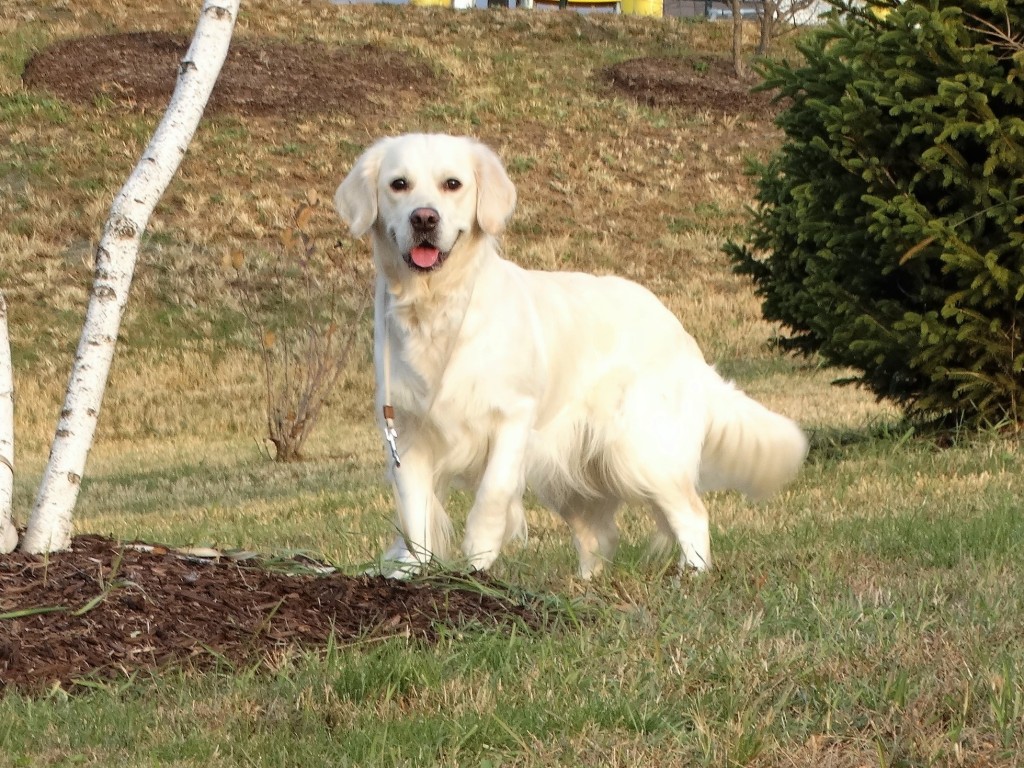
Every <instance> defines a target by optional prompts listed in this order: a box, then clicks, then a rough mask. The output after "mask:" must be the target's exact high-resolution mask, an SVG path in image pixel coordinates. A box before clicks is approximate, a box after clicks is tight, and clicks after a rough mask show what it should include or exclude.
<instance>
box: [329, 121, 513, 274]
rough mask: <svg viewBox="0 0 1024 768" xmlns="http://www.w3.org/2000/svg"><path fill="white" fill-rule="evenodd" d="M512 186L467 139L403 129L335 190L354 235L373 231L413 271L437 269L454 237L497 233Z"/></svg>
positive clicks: (489, 155) (491, 157) (508, 211)
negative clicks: (401, 132)
mask: <svg viewBox="0 0 1024 768" xmlns="http://www.w3.org/2000/svg"><path fill="white" fill-rule="evenodd" d="M515 202H516V190H515V187H514V186H513V184H512V181H511V180H510V179H509V177H508V175H507V174H506V173H505V169H504V168H503V167H502V164H501V161H500V160H499V159H498V156H497V155H495V154H494V152H492V151H491V150H490V149H488V148H487V147H486V146H484V145H483V144H481V143H480V142H478V141H475V140H473V139H468V138H464V137H459V136H445V135H441V134H408V135H405V136H396V137H393V138H388V139H382V140H380V141H378V142H377V143H376V144H374V145H373V146H371V147H370V148H369V149H367V150H366V151H365V152H364V153H363V154H362V155H361V156H360V157H359V159H358V160H357V161H356V164H355V166H354V167H353V168H352V170H351V171H350V172H349V174H348V176H346V177H345V179H344V181H342V182H341V185H340V186H339V187H338V191H337V192H336V193H335V195H334V205H335V207H336V208H337V209H338V213H339V214H340V215H341V218H342V219H343V220H345V221H346V222H347V223H348V225H349V227H350V228H351V230H352V234H353V235H354V236H355V237H361V236H362V235H364V234H365V233H366V232H367V231H369V230H371V229H372V230H373V232H374V236H375V239H376V242H377V244H378V246H383V247H384V248H387V249H389V250H393V251H394V254H395V255H396V256H398V257H400V258H401V259H402V260H403V261H404V263H405V264H406V265H407V266H408V268H409V269H410V270H412V271H413V272H414V273H428V272H432V271H434V270H436V269H439V268H440V267H441V266H442V265H443V264H444V262H445V260H446V259H447V258H448V257H449V255H450V254H451V253H452V252H453V251H456V250H457V247H458V246H459V244H460V242H463V241H468V240H475V239H477V238H479V237H480V236H481V235H491V236H494V235H498V234H500V232H501V231H502V229H504V227H505V222H506V221H508V218H509V216H511V215H512V209H513V208H514V207H515Z"/></svg>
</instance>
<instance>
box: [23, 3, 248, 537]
mask: <svg viewBox="0 0 1024 768" xmlns="http://www.w3.org/2000/svg"><path fill="white" fill-rule="evenodd" d="M239 2H240V0H206V2H205V3H204V4H203V8H202V11H201V12H200V15H199V23H198V24H197V26H196V31H195V35H194V36H193V38H192V44H191V46H189V49H188V53H186V54H185V58H184V59H182V61H181V65H180V67H179V69H178V83H177V85H176V86H175V89H174V94H173V95H172V96H171V101H170V104H169V105H168V107H167V111H166V113H165V114H164V117H163V119H162V120H161V121H160V125H159V126H157V129H156V132H155V133H154V134H153V138H152V139H151V140H150V142H149V146H148V147H146V150H145V152H143V154H142V158H141V159H140V160H139V163H138V165H136V166H135V170H134V171H132V174H131V176H129V177H128V181H127V182H125V185H124V187H122V189H121V192H120V193H119V194H118V196H117V198H116V199H115V200H114V203H113V205H112V206H111V209H110V216H109V218H108V219H107V223H106V226H105V227H104V230H103V237H102V239H101V240H100V244H99V247H98V248H97V249H96V271H95V275H94V278H93V288H92V296H91V298H90V300H89V309H88V311H87V313H86V318H85V326H84V327H83V329H82V337H81V339H80V340H79V342H78V351H77V353H76V354H75V363H74V367H73V368H72V371H71V380H70V382H69V383H68V391H67V396H66V399H65V401H64V408H63V409H62V410H61V414H60V421H59V422H58V424H57V432H56V435H55V437H54V439H53V444H52V446H51V447H50V460H49V463H48V464H47V467H46V472H45V474H44V475H43V480H42V484H41V485H40V487H39V494H38V496H37V497H36V502H35V506H34V507H33V509H32V516H31V519H30V520H29V524H28V530H27V531H26V533H25V538H24V540H23V541H22V543H21V548H22V550H23V551H25V552H30V553H42V552H52V551H55V550H59V549H67V547H68V546H70V544H71V515H72V512H73V510H74V507H75V503H76V501H77V500H78V491H79V487H80V485H81V482H82V474H83V472H84V471H85V462H86V458H87V457H88V454H89V449H90V448H91V447H92V440H93V436H94V435H95V433H96V421H97V419H98V417H99V411H100V404H101V402H102V400H103V391H104V389H105V388H106V384H107V376H108V374H109V373H110V363H111V361H112V360H113V357H114V346H115V344H116V342H117V335H118V331H119V330H120V326H121V316H122V314H123V313H124V308H125V304H126V302H127V300H128V289H129V288H130V286H131V282H132V275H133V273H134V271H135V260H136V257H137V256H138V252H139V243H140V241H141V239H142V233H143V232H144V231H145V229H146V225H147V224H148V223H149V217H150V215H151V214H152V213H153V209H154V208H155V207H156V204H157V202H158V201H159V200H160V197H161V196H162V195H163V193H164V190H166V189H167V185H168V184H170V182H171V179H172V178H173V177H174V174H175V172H176V171H177V170H178V166H179V165H180V163H181V159H182V157H183V156H184V154H185V150H186V149H187V148H188V145H189V142H190V141H191V140H192V135H193V134H194V133H195V130H196V127H197V125H198V124H199V119H200V118H201V117H202V115H203V110H204V109H205V107H206V102H207V101H208V100H209V98H210V93H211V91H212V90H213V86H214V83H216V81H217V76H218V75H219V74H220V69H221V66H222V65H223V64H224V59H225V58H226V56H227V52H228V45H229V44H230V42H231V34H232V31H233V30H234V25H235V17H236V16H237V15H238V6H239Z"/></svg>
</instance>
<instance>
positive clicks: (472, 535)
mask: <svg viewBox="0 0 1024 768" xmlns="http://www.w3.org/2000/svg"><path fill="white" fill-rule="evenodd" d="M530 424H531V421H530V420H529V419H517V420H515V423H511V424H506V425H505V426H504V427H502V428H499V430H498V432H497V434H496V435H495V436H494V439H493V441H492V443H491V450H490V454H489V455H488V458H487V466H486V468H485V469H484V474H483V477H482V478H481V480H480V485H479V486H478V487H477V491H476V498H475V499H474V500H473V506H472V507H471V508H470V510H469V516H468V517H467V519H466V538H465V539H464V540H463V542H462V551H463V553H464V554H465V555H466V557H467V558H468V560H469V564H470V565H471V566H472V567H473V568H477V569H480V570H484V569H486V568H489V567H490V566H491V564H493V563H494V560H495V559H496V558H497V557H498V551H499V550H500V549H501V545H502V544H503V543H504V542H505V539H506V538H507V536H506V534H521V531H520V530H519V526H518V524H516V525H515V527H516V530H508V526H509V523H510V522H515V521H512V520H511V517H512V513H513V505H514V504H517V503H518V502H519V501H520V500H521V498H522V495H523V491H524V489H525V485H526V474H525V459H526V445H527V441H528V439H529V434H530ZM520 516H521V513H520Z"/></svg>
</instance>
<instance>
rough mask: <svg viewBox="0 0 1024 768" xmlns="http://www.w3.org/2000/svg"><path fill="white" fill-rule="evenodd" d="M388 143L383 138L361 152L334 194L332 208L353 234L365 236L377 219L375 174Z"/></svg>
mask: <svg viewBox="0 0 1024 768" xmlns="http://www.w3.org/2000/svg"><path fill="white" fill-rule="evenodd" d="M387 143H388V139H382V140H380V141H378V142H377V143H376V144H374V145H373V146H372V147H370V148H369V149H368V150H366V151H365V152H363V154H362V155H360V156H359V159H358V160H356V164H355V165H354V166H352V170H351V171H349V172H348V176H346V177H345V178H344V180H343V181H342V182H341V184H339V185H338V191H337V192H335V193H334V207H335V208H336V209H337V211H338V215H339V216H341V218H342V220H343V221H344V222H345V223H346V224H348V226H349V229H350V230H352V236H353V237H362V236H363V235H365V234H366V231H367V230H368V229H369V228H370V227H372V226H373V222H374V221H376V220H377V174H378V173H379V172H380V163H381V160H382V159H383V157H384V151H385V150H386V149H387Z"/></svg>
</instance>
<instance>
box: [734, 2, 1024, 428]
mask: <svg viewBox="0 0 1024 768" xmlns="http://www.w3.org/2000/svg"><path fill="white" fill-rule="evenodd" d="M847 10H848V11H849V12H848V13H845V14H843V15H842V16H841V17H840V16H837V17H836V18H834V19H833V20H832V21H831V22H830V23H829V24H828V25H827V26H826V27H824V28H822V29H821V30H819V31H817V32H815V33H812V34H811V35H810V36H809V37H808V38H806V39H805V40H804V41H803V42H802V43H801V44H800V46H799V50H800V54H801V60H800V61H799V62H798V63H794V64H787V63H778V62H776V63H771V62H769V63H766V64H765V65H764V66H763V70H762V74H763V75H764V78H765V83H764V87H766V88H773V89H777V93H778V94H779V97H780V99H781V100H782V103H783V104H784V105H785V106H784V109H783V111H782V112H781V114H780V116H779V117H778V120H777V123H778V125H779V127H781V129H782V130H783V131H784V133H785V138H784V142H783V145H782V147H781V149H780V150H779V151H778V152H777V153H776V154H775V155H774V156H773V157H772V158H771V159H770V160H769V161H768V162H767V163H762V164H760V165H756V166H754V167H753V168H752V169H751V172H752V173H753V174H754V175H755V177H756V183H757V205H756V207H755V208H754V210H753V212H752V218H751V222H750V228H749V231H748V232H747V235H746V237H745V240H746V242H743V243H736V242H730V243H727V244H726V246H725V249H726V251H727V253H729V255H730V256H731V258H732V259H733V262H734V265H735V267H736V269H737V270H738V271H739V272H742V273H746V274H748V275H750V276H751V277H752V279H753V281H754V283H755V285H756V288H757V291H758V293H759V295H760V296H761V297H762V299H763V311H764V314H765V316H766V317H767V318H768V319H771V320H776V321H780V322H781V323H782V324H783V325H784V327H785V329H786V330H785V335H784V337H782V338H781V339H780V340H779V341H780V343H781V345H782V346H783V347H784V348H786V349H790V350H795V351H799V352H803V353H807V354H819V355H820V356H821V358H822V359H823V360H824V361H825V362H827V363H828V364H831V365H836V366H845V367H850V368H852V369H854V370H855V371H856V375H855V377H854V378H853V380H854V381H856V382H858V383H860V384H863V385H864V386H866V387H867V388H868V389H870V391H872V392H873V393H875V394H876V395H877V396H878V397H879V398H885V399H889V400H892V401H894V402H896V403H898V404H900V405H901V406H903V407H904V409H905V410H906V411H907V412H908V413H909V414H910V415H911V416H915V417H922V418H928V419H936V418H942V419H948V418H953V419H956V420H957V421H958V422H959V423H961V424H968V425H971V426H976V427H990V426H993V425H997V426H998V425H1002V426H1006V425H1012V426H1013V427H1015V428H1020V426H1021V425H1022V422H1024V373H1022V369H1024V302H1022V300H1024V2H1022V1H1021V0H962V1H961V2H946V1H945V0H943V1H942V2H939V1H938V0H907V2H905V3H903V4H902V5H900V4H896V3H893V8H892V10H891V11H890V12H889V13H887V14H876V13H873V12H870V11H865V10H863V9H860V10H856V9H852V8H850V9H847Z"/></svg>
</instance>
